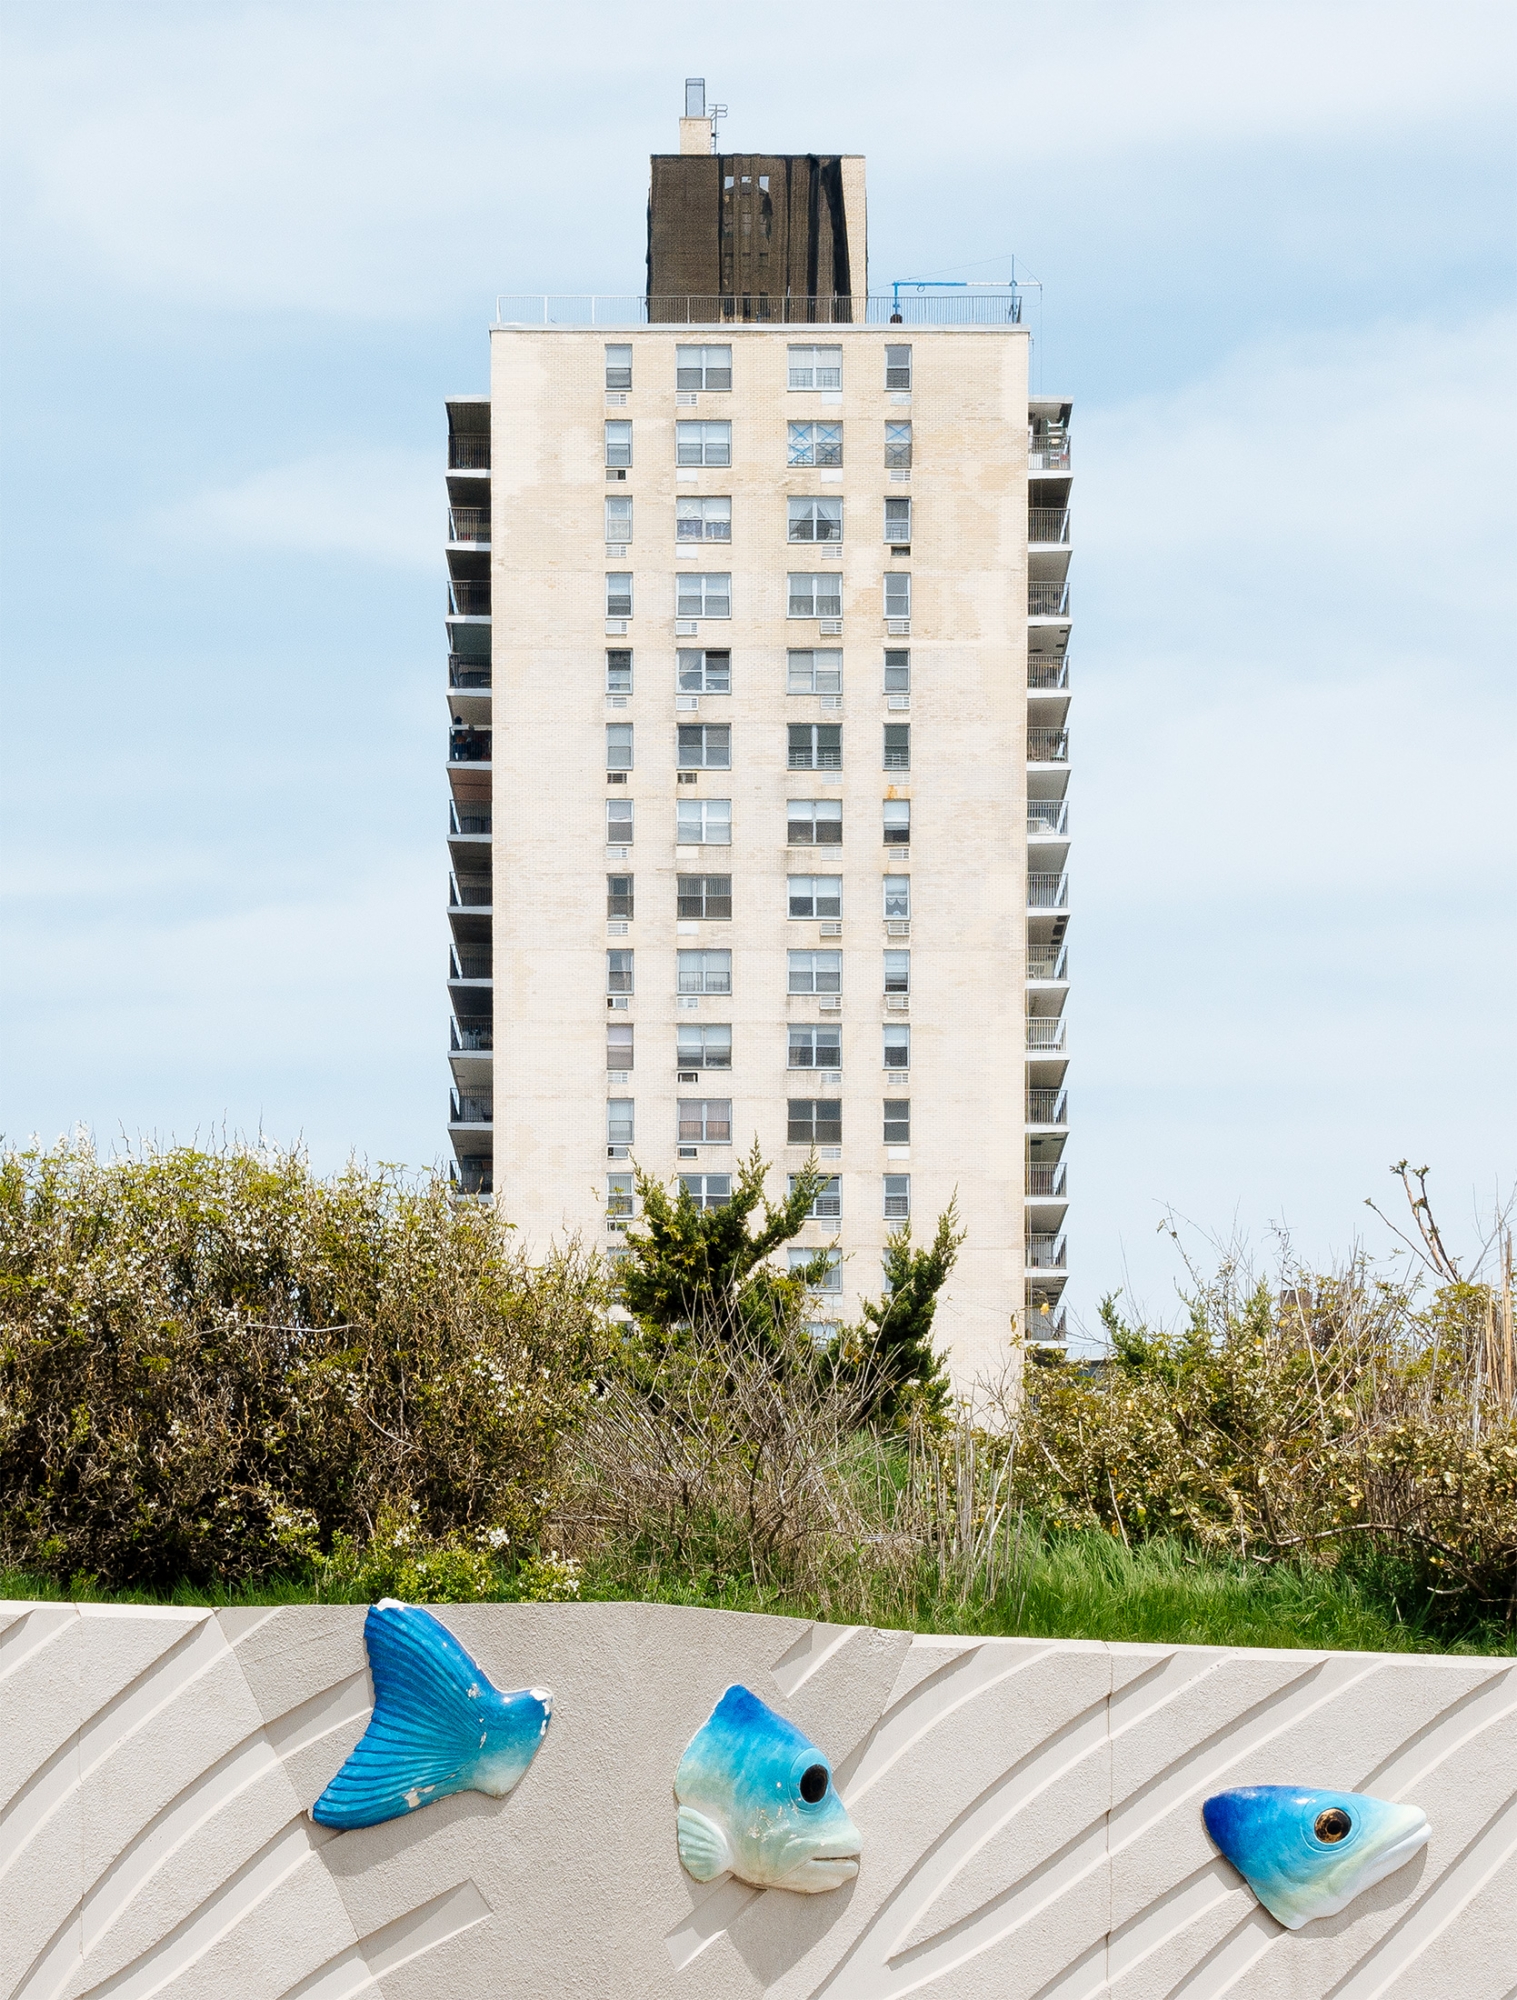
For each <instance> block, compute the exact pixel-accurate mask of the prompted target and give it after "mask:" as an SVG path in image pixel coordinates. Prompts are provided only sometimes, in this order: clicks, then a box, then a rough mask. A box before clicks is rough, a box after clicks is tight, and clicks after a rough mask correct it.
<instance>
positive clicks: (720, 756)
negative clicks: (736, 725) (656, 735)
mask: <svg viewBox="0 0 1517 2000" xmlns="http://www.w3.org/2000/svg"><path fill="white" fill-rule="evenodd" d="M678 728H679V768H680V769H681V770H682V771H730V770H731V768H732V724H731V723H730V722H682V723H680V724H679V725H678Z"/></svg>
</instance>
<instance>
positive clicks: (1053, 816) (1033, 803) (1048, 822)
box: [1027, 799, 1069, 833]
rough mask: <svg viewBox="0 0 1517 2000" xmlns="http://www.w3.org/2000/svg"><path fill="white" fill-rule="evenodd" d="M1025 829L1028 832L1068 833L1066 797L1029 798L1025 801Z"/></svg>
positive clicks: (1067, 804)
mask: <svg viewBox="0 0 1517 2000" xmlns="http://www.w3.org/2000/svg"><path fill="white" fill-rule="evenodd" d="M1027 831H1028V832H1029V833H1068V831H1069V801H1068V799H1029V800H1028V801H1027Z"/></svg>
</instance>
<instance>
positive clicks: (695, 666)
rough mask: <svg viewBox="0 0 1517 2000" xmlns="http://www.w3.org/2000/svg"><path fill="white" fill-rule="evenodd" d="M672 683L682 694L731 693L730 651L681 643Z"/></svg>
mask: <svg viewBox="0 0 1517 2000" xmlns="http://www.w3.org/2000/svg"><path fill="white" fill-rule="evenodd" d="M675 685H676V686H677V687H678V689H679V691H680V693H681V694H731V692H732V655H731V653H730V652H729V651H727V649H726V648H725V647H723V648H721V649H713V648H711V647H709V646H681V647H680V649H679V659H678V663H677V666H676V671H675Z"/></svg>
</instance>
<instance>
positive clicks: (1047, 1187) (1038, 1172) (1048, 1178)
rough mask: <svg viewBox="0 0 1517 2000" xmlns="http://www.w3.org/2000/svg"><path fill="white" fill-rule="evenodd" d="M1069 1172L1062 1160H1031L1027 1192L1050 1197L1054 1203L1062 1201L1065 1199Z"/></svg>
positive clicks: (1028, 1164)
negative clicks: (1066, 1179) (1066, 1178)
mask: <svg viewBox="0 0 1517 2000" xmlns="http://www.w3.org/2000/svg"><path fill="white" fill-rule="evenodd" d="M1068 1171H1069V1170H1068V1168H1067V1167H1066V1166H1065V1164H1064V1162H1063V1161H1062V1160H1052V1161H1044V1160H1029V1161H1028V1162H1027V1192H1028V1193H1029V1194H1042V1195H1048V1196H1049V1197H1051V1198H1052V1199H1053V1200H1054V1201H1061V1200H1062V1199H1063V1197H1064V1188H1065V1177H1066V1175H1067V1173H1068Z"/></svg>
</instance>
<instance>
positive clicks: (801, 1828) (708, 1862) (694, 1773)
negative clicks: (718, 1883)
mask: <svg viewBox="0 0 1517 2000" xmlns="http://www.w3.org/2000/svg"><path fill="white" fill-rule="evenodd" d="M674 1796H675V1799H676V1800H677V1801H678V1805H679V1815H678V1832H679V1854H680V1860H681V1861H682V1862H683V1863H684V1866H685V1868H686V1869H687V1870H688V1872H689V1873H690V1874H691V1875H693V1876H694V1877H695V1879H696V1881H698V1882H709V1881H711V1880H713V1878H714V1877H716V1876H718V1875H723V1874H732V1875H735V1876H737V1878H738V1879H739V1880H740V1881H743V1882H748V1883H751V1884H752V1885H753V1887H754V1888H757V1889H795V1890H798V1891H800V1892H801V1893H802V1894H805V1895H815V1894H818V1893H819V1892H820V1891H822V1890H825V1889H838V1888H841V1887H842V1885H843V1883H845V1882H849V1881H851V1880H852V1879H853V1877H854V1876H855V1875H857V1873H858V1872H859V1853H860V1849H861V1842H860V1840H859V1833H858V1828H857V1827H856V1826H855V1825H854V1823H853V1821H852V1820H851V1819H850V1818H849V1817H848V1813H847V1809H846V1808H845V1807H844V1805H843V1802H842V1800H841V1799H840V1798H839V1797H838V1794H837V1788H836V1786H835V1785H834V1784H833V1781H832V1766H831V1764H830V1763H829V1762H828V1760H827V1757H826V1755H825V1753H824V1752H823V1751H821V1750H819V1749H818V1748H817V1746H816V1745H815V1744H814V1743H813V1742H812V1741H811V1739H810V1738H809V1737H807V1736H803V1735H802V1733H801V1731H800V1730H799V1729H797V1728H796V1727H795V1725H794V1724H793V1723H790V1722H787V1721H786V1720H785V1718H784V1717H783V1716H782V1715H776V1714H775V1712H774V1710H773V1709H772V1708H770V1707H769V1706H768V1705H767V1704H766V1703H765V1702H762V1701H760V1700H759V1698H758V1696H757V1695H756V1694H753V1693H751V1692H750V1691H749V1690H748V1689H747V1688H745V1687H737V1686H734V1687H729V1688H728V1689H727V1691H726V1693H725V1694H724V1695H723V1696H722V1698H721V1700H720V1701H719V1702H718V1703H717V1705H716V1707H715V1708H714V1709H713V1710H712V1711H711V1714H710V1717H709V1718H708V1720H707V1721H706V1722H705V1723H704V1724H703V1725H702V1726H701V1728H700V1729H699V1730H697V1732H696V1734H695V1735H694V1736H693V1737H692V1738H691V1740H690V1744H689V1747H688V1748H687V1749H686V1751H685V1754H684V1756H683V1757H682V1758H681V1759H680V1766H679V1769H678V1771H677V1772H676V1773H675V1777H674Z"/></svg>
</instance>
